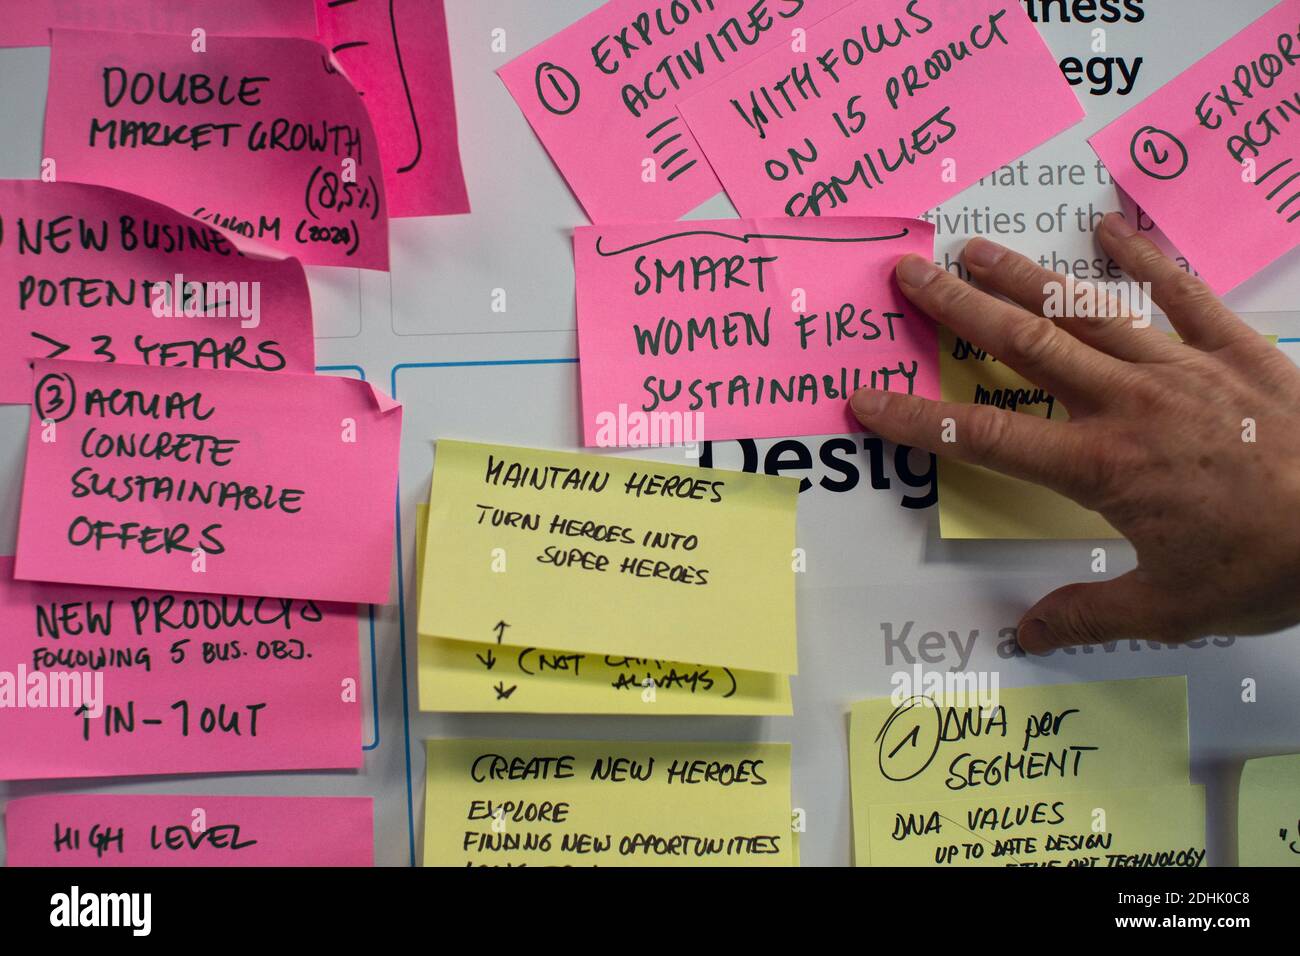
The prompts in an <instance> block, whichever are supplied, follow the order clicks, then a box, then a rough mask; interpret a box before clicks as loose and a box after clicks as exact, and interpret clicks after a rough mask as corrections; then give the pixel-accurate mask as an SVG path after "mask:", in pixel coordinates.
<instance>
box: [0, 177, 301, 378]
mask: <svg viewBox="0 0 1300 956" xmlns="http://www.w3.org/2000/svg"><path fill="white" fill-rule="evenodd" d="M0 296H2V297H3V299H2V301H5V302H8V303H9V306H10V307H9V310H8V313H7V317H6V321H5V322H3V323H0V402H26V401H29V400H30V399H31V387H30V386H31V382H30V375H29V372H28V368H27V363H28V361H29V360H30V359H33V358H53V357H56V356H58V357H61V358H68V359H86V360H93V361H102V362H123V363H126V364H131V365H168V366H177V367H185V366H188V367H195V368H212V369H238V370H256V371H270V372H279V371H287V372H299V373H302V374H310V373H311V372H313V371H314V370H315V366H316V340H315V338H314V337H313V332H312V321H311V299H310V297H309V295H308V292H307V277H306V275H305V274H304V273H303V269H302V266H301V265H300V264H299V263H298V261H297V260H295V259H269V258H265V257H261V256H255V255H246V254H244V253H242V252H240V251H239V249H238V248H237V247H236V246H235V245H234V243H233V242H231V240H230V239H229V238H228V237H227V236H226V235H225V234H224V233H223V232H221V231H220V230H218V229H216V228H214V227H212V226H210V225H207V224H206V223H202V222H199V221H198V220H196V219H190V218H189V217H187V216H182V215H181V214H180V213H178V212H176V211H175V210H173V209H169V208H168V207H166V206H162V205H159V204H158V203H155V202H151V201H150V200H148V199H141V198H140V197H139V196H135V195H132V194H131V193H125V192H121V191H119V190H116V189H107V188H105V187H103V186H83V185H80V184H78V183H65V182H53V183H42V182H37V181H35V180H15V179H7V180H0ZM187 313H188V314H187Z"/></svg>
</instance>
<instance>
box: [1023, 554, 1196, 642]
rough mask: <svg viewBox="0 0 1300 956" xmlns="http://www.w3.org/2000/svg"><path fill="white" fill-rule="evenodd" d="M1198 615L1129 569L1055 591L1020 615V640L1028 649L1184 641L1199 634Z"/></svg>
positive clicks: (1186, 603) (1185, 603)
mask: <svg viewBox="0 0 1300 956" xmlns="http://www.w3.org/2000/svg"><path fill="white" fill-rule="evenodd" d="M1194 615H1195V612H1194V611H1193V609H1192V608H1191V607H1190V606H1189V603H1188V602H1186V601H1183V600H1180V599H1178V598H1177V597H1176V596H1173V595H1170V594H1168V593H1167V592H1164V591H1160V590H1157V589H1155V588H1153V587H1151V586H1150V585H1148V584H1146V583H1145V582H1143V580H1142V579H1141V578H1140V577H1139V576H1138V572H1136V571H1130V572H1129V573H1128V574H1125V575H1122V576H1121V577H1118V578H1115V579H1114V580H1111V581H1102V582H1099V583H1097V584H1071V585H1068V586H1066V587H1063V588H1060V589H1058V590H1056V591H1053V592H1052V593H1051V594H1049V595H1047V597H1045V598H1043V599H1042V600H1041V601H1039V602H1038V603H1037V604H1035V605H1034V606H1033V607H1032V608H1030V609H1029V611H1028V612H1027V613H1026V614H1025V616H1024V617H1023V618H1022V619H1021V621H1020V627H1019V629H1018V631H1017V640H1018V641H1019V643H1020V646H1021V648H1023V649H1024V650H1025V651H1027V652H1028V653H1030V654H1048V653H1050V652H1052V651H1054V650H1056V649H1058V648H1061V647H1075V646H1079V645H1085V644H1105V643H1109V642H1111V641H1120V640H1131V639H1138V638H1140V639H1143V640H1154V641H1164V642H1166V643H1171V644H1172V643H1181V642H1183V641H1187V640H1191V639H1193V638H1195V637H1198V636H1200V635H1199V633H1198V632H1197V628H1196V623H1195V621H1196V619H1195V616H1194Z"/></svg>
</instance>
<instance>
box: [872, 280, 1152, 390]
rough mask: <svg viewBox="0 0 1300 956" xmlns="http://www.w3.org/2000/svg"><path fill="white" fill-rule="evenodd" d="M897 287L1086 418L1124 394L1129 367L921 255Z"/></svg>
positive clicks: (1048, 320)
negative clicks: (1121, 384)
mask: <svg viewBox="0 0 1300 956" xmlns="http://www.w3.org/2000/svg"><path fill="white" fill-rule="evenodd" d="M897 275H898V286H899V288H900V289H901V290H902V292H903V294H904V295H906V296H907V297H908V298H909V299H910V300H911V301H912V302H914V303H915V304H916V305H917V306H918V307H919V308H921V309H922V310H923V311H925V312H926V313H927V314H928V315H930V316H931V317H932V318H933V319H935V321H937V322H941V323H943V324H944V325H946V326H947V327H948V328H950V329H952V330H953V331H954V332H955V333H957V335H959V336H961V337H962V338H964V339H966V340H967V341H969V342H973V343H974V344H975V345H977V346H979V347H980V348H982V349H985V350H987V351H988V352H991V353H992V354H993V355H994V356H996V357H997V358H998V359H999V360H1000V361H1002V362H1004V363H1006V364H1007V365H1008V366H1010V367H1011V368H1013V369H1015V370H1016V371H1017V372H1019V373H1020V374H1021V375H1023V376H1024V377H1025V378H1027V379H1029V380H1030V381H1031V382H1033V383H1034V384H1036V385H1039V386H1041V387H1043V388H1045V389H1047V390H1048V391H1049V392H1052V393H1053V394H1054V395H1056V396H1057V397H1058V398H1060V399H1061V401H1063V402H1064V403H1065V405H1066V407H1067V408H1069V409H1070V414H1071V415H1075V414H1082V413H1086V412H1088V411H1092V410H1095V409H1097V408H1099V407H1101V406H1102V405H1104V404H1105V403H1106V399H1107V396H1111V397H1112V398H1113V395H1114V394H1123V390H1122V389H1117V388H1113V387H1112V386H1113V385H1114V384H1115V382H1116V379H1118V378H1119V376H1120V375H1121V374H1122V373H1123V372H1124V370H1125V369H1126V368H1128V366H1126V365H1125V364H1124V363H1122V362H1120V361H1119V360H1117V359H1114V358H1111V357H1110V356H1108V355H1103V354H1102V353H1101V352H1098V351H1097V350H1096V349H1093V348H1091V347H1090V346H1087V345H1085V344H1083V343H1082V342H1080V341H1079V340H1078V339H1076V338H1074V336H1072V335H1070V334H1069V333H1067V332H1064V331H1062V330H1061V329H1058V328H1057V327H1056V324H1055V323H1054V322H1052V321H1051V320H1050V319H1045V318H1043V317H1042V316H1037V315H1031V314H1030V313H1028V312H1026V311H1025V310H1024V309H1021V308H1018V307H1017V306H1014V305H1012V304H1010V303H1008V302H1003V301H1001V300H1000V299H995V298H994V297H993V296H991V295H989V294H988V293H986V292H981V291H979V290H978V289H976V288H975V287H974V286H972V285H971V284H970V283H968V282H963V281H962V280H960V279H958V278H957V277H956V276H953V275H950V274H949V273H948V272H947V271H945V270H943V269H940V268H939V267H938V266H937V265H935V264H934V263H933V262H931V261H930V260H928V259H923V258H922V257H921V256H914V255H913V256H904V257H903V259H902V260H901V261H900V262H899V263H898V268H897Z"/></svg>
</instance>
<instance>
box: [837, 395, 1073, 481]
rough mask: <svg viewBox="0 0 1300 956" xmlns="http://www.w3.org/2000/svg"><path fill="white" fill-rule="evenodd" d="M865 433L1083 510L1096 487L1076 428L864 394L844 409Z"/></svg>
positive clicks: (983, 409)
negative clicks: (995, 474)
mask: <svg viewBox="0 0 1300 956" xmlns="http://www.w3.org/2000/svg"><path fill="white" fill-rule="evenodd" d="M849 404H850V407H851V408H852V410H853V414H854V415H855V416H857V419H858V421H860V422H861V423H862V424H863V425H864V426H865V427H866V428H868V429H870V430H871V431H872V432H874V433H875V434H877V435H880V436H881V437H883V438H885V439H887V440H889V441H892V442H895V443H896V444H899V445H911V446H913V447H915V448H922V449H924V450H926V451H932V452H934V453H935V454H937V455H943V456H944V457H947V458H955V459H957V460H958V461H965V462H970V463H971V464H974V465H982V466H984V467H985V468H992V469H993V470H995V471H1000V472H1003V473H1004V474H1008V475H1011V476H1013V477H1015V478H1021V479H1024V480H1025V481H1033V482H1037V483H1038V484H1041V485H1045V486H1046V487H1048V488H1051V489H1052V490H1054V491H1057V492H1059V493H1061V494H1063V495H1067V496H1069V497H1071V498H1074V499H1075V500H1076V501H1079V502H1080V503H1081V504H1085V505H1086V504H1087V503H1088V501H1089V500H1091V499H1092V497H1093V496H1094V494H1095V492H1096V490H1097V488H1096V483H1095V482H1094V481H1092V479H1091V478H1090V477H1089V475H1088V473H1087V470H1086V469H1085V468H1084V467H1083V464H1084V463H1086V462H1089V461H1091V460H1093V458H1095V456H1090V455H1087V454H1085V451H1084V449H1083V447H1082V442H1081V440H1080V438H1079V435H1078V431H1077V429H1078V426H1075V425H1070V424H1068V423H1062V422H1050V421H1047V420H1046V419H1043V418H1038V417H1037V416H1034V415H1021V414H1018V413H1016V412H1009V411H1005V410H1003V409H1000V408H995V407H993V406H991V405H960V404H954V403H949V402H932V401H930V400H929V399H924V398H919V397H917V396H915V395H902V394H895V393H892V392H883V391H877V390H875V389H870V388H864V389H862V390H860V391H859V392H857V393H856V394H854V396H853V399H852V400H851V402H850V403H849Z"/></svg>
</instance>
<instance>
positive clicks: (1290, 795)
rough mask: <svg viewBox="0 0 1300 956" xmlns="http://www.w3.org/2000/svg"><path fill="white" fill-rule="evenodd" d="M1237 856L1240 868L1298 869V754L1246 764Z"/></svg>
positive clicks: (1299, 792)
mask: <svg viewBox="0 0 1300 956" xmlns="http://www.w3.org/2000/svg"><path fill="white" fill-rule="evenodd" d="M1237 853H1238V860H1237V863H1238V865H1240V866H1300V754H1291V755H1288V756H1283V757H1257V758H1256V759H1254V760H1247V761H1246V766H1245V767H1243V768H1242V770H1241V793H1240V799H1239V800H1238V810H1237Z"/></svg>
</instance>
